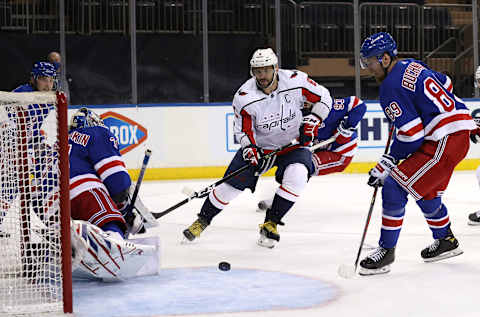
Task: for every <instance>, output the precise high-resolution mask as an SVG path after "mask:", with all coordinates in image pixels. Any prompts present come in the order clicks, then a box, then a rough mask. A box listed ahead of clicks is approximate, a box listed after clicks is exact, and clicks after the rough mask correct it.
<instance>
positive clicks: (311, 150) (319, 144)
mask: <svg viewBox="0 0 480 317" xmlns="http://www.w3.org/2000/svg"><path fill="white" fill-rule="evenodd" d="M336 138H337V135H336V134H335V135H333V136H331V137H330V138H328V139H326V140H324V141H321V142H320V143H317V144H315V145H314V146H311V147H310V152H312V153H313V152H315V150H316V149H318V148H321V147H322V146H325V145H328V144H330V143H332V142H333V141H335V139H336Z"/></svg>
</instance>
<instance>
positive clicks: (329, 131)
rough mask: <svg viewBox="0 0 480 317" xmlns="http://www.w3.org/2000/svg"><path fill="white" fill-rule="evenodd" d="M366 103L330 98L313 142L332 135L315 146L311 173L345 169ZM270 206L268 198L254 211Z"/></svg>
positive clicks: (325, 173) (351, 154)
mask: <svg viewBox="0 0 480 317" xmlns="http://www.w3.org/2000/svg"><path fill="white" fill-rule="evenodd" d="M366 111H367V106H366V105H365V103H364V102H363V101H362V100H361V99H360V98H358V97H356V96H350V97H346V98H338V99H333V105H332V110H331V111H330V113H329V114H328V117H327V118H326V119H325V121H324V122H322V124H321V125H320V127H319V128H318V137H317V141H316V142H321V141H324V140H327V139H329V138H330V137H332V136H336V138H335V141H334V142H333V143H330V144H327V145H325V146H324V147H322V148H319V149H317V150H316V151H315V153H313V155H312V161H313V166H314V169H315V171H314V173H313V175H316V176H321V175H328V174H332V173H339V172H342V171H344V170H345V168H347V166H348V165H349V164H350V162H351V161H352V159H353V156H354V155H355V152H356V150H357V142H358V135H357V126H358V123H359V122H360V120H362V118H363V116H364V115H365V112H366ZM271 205H272V199H269V200H268V199H267V200H262V201H260V202H259V203H258V209H257V211H259V212H261V211H266V210H267V209H268V208H270V206H271Z"/></svg>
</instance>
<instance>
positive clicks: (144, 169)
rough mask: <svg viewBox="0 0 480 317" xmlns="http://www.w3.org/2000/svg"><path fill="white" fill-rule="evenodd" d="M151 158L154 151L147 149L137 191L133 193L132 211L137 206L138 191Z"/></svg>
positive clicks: (136, 186)
mask: <svg viewBox="0 0 480 317" xmlns="http://www.w3.org/2000/svg"><path fill="white" fill-rule="evenodd" d="M150 156H152V150H150V149H147V150H145V156H144V157H143V162H142V167H141V168H140V173H139V174H138V179H137V183H136V184H135V190H134V191H133V195H132V200H131V201H130V206H131V207H130V211H131V209H132V208H133V206H134V205H135V201H136V200H137V196H138V191H139V190H140V185H142V181H143V176H144V175H145V171H146V170H147V165H148V161H149V160H150Z"/></svg>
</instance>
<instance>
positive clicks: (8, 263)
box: [0, 92, 72, 316]
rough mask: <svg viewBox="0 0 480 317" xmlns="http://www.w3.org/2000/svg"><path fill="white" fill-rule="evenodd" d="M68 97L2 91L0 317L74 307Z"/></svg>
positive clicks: (61, 310) (0, 108) (0, 131)
mask: <svg viewBox="0 0 480 317" xmlns="http://www.w3.org/2000/svg"><path fill="white" fill-rule="evenodd" d="M68 167H69V166H68V128H67V103H66V99H65V96H64V95H63V94H62V93H54V92H44V93H40V92H28V93H11V92H0V316H9V315H15V316H18V315H20V316H42V315H44V314H48V315H49V316H51V315H57V314H63V313H64V312H72V282H71V249H70V209H69V208H70V207H69V195H68V186H69V169H68Z"/></svg>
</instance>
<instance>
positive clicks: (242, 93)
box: [238, 90, 248, 96]
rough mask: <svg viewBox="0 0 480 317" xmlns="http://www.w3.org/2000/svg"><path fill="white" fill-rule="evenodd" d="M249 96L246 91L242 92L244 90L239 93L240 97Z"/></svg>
mask: <svg viewBox="0 0 480 317" xmlns="http://www.w3.org/2000/svg"><path fill="white" fill-rule="evenodd" d="M247 94H248V93H246V92H245V91H242V90H239V91H238V95H239V96H245V95H247Z"/></svg>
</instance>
